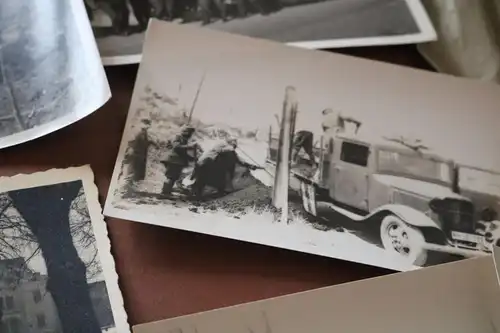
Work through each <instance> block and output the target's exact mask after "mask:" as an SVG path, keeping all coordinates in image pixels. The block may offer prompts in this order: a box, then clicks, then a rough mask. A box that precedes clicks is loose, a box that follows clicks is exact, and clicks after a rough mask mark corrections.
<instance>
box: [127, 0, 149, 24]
mask: <svg viewBox="0 0 500 333" xmlns="http://www.w3.org/2000/svg"><path fill="white" fill-rule="evenodd" d="M129 1H130V5H131V6H132V11H133V12H134V16H135V18H136V20H137V23H139V28H140V31H144V30H146V28H147V27H148V22H149V18H150V17H151V5H150V3H149V0H129ZM127 24H128V20H127Z"/></svg>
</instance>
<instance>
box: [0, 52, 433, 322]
mask: <svg viewBox="0 0 500 333" xmlns="http://www.w3.org/2000/svg"><path fill="white" fill-rule="evenodd" d="M341 53H344V54H350V55H354V56H359V57H365V58H370V59H375V60H381V61H385V62H391V63H396V64H400V65H405V66H412V67H417V68H422V69H430V67H429V66H428V65H427V64H426V63H425V61H424V60H423V59H422V58H421V57H420V56H419V54H418V53H417V52H416V49H415V47H414V46H391V47H369V48H356V49H344V50H342V51H341ZM136 72H137V66H135V65H131V66H119V67H110V68H108V69H107V73H108V78H109V81H110V85H111V88H112V92H113V97H112V99H111V100H110V101H109V102H108V103H107V104H106V105H105V106H104V107H102V108H101V109H100V110H98V111H97V112H95V113H93V114H92V115H90V116H89V117H87V118H85V119H83V120H81V121H79V122H77V123H76V124H74V125H71V126H69V127H66V128H64V129H62V130H59V131H57V132H55V133H52V134H50V135H48V136H45V137H43V138H40V139H37V140H34V141H32V142H29V143H26V144H22V145H19V146H15V147H11V148H7V149H4V150H1V151H0V161H2V163H1V166H0V175H2V176H7V175H14V174H16V173H30V172H34V171H39V170H46V169H50V168H54V167H57V168H63V167H68V166H78V165H83V164H90V165H91V166H92V169H93V171H94V173H95V177H96V183H97V185H98V187H99V193H100V198H99V200H100V202H101V204H104V201H105V196H106V193H107V190H108V186H109V182H110V178H111V174H112V171H113V167H114V163H115V158H116V155H117V151H118V146H119V143H120V139H121V134H122V130H123V127H124V123H125V117H126V114H127V112H128V106H129V101H130V98H131V94H132V89H133V85H134V79H135V75H136ZM107 222H108V228H109V234H110V238H111V243H112V251H113V255H114V257H115V261H116V264H117V270H118V274H119V276H120V279H119V283H120V287H121V289H122V292H123V296H124V300H125V307H126V310H127V313H128V316H129V323H130V324H131V325H136V324H140V323H145V322H150V321H155V320H160V319H164V318H171V317H176V316H180V315H185V314H190V313H195V312H199V311H205V310H211V309H215V308H219V307H224V306H230V305H236V304H240V303H244V302H249V301H255V300H260V299H264V298H270V297H275V296H281V295H285V294H290V293H295V292H300V291H305V290H310V289H315V288H320V287H325V286H329V285H334V284H339V283H344V282H348V281H353V280H359V279H364V278H369V277H375V276H380V275H383V274H388V273H392V272H391V271H388V270H384V269H379V268H375V267H369V266H364V265H360V264H355V263H349V262H344V261H341V260H336V259H330V258H325V257H319V256H314V255H309V254H303V253H298V252H293V251H288V250H281V249H276V248H271V247H266V246H260V245H254V244H249V243H244V242H239V241H234V240H228V239H223V238H218V237H213V236H207V235H201V234H195V233H189V232H184V231H179V230H173V229H169V228H162V227H157V226H152V225H146V224H142V223H134V222H128V221H122V220H118V219H112V218H107Z"/></svg>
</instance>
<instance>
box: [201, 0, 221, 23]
mask: <svg viewBox="0 0 500 333" xmlns="http://www.w3.org/2000/svg"><path fill="white" fill-rule="evenodd" d="M213 5H215V6H216V7H217V9H218V10H219V14H220V17H221V18H222V20H224V21H225V20H227V14H226V1H225V0H198V7H199V8H200V10H201V17H202V21H203V22H202V23H203V25H206V24H209V23H210V22H211V21H212V16H213V13H212V7H213Z"/></svg>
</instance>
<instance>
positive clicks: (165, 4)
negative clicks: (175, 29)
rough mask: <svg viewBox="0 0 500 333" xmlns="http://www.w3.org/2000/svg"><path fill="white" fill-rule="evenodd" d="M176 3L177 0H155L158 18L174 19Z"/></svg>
mask: <svg viewBox="0 0 500 333" xmlns="http://www.w3.org/2000/svg"><path fill="white" fill-rule="evenodd" d="M175 4H176V1H175V0H154V7H155V16H156V18H158V19H161V20H166V21H172V20H173V19H174V18H175V15H174V8H175Z"/></svg>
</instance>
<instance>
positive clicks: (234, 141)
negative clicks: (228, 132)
mask: <svg viewBox="0 0 500 333" xmlns="http://www.w3.org/2000/svg"><path fill="white" fill-rule="evenodd" d="M226 142H227V143H228V145H230V146H232V147H233V148H236V147H238V140H237V139H236V138H228V139H227V140H226Z"/></svg>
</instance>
